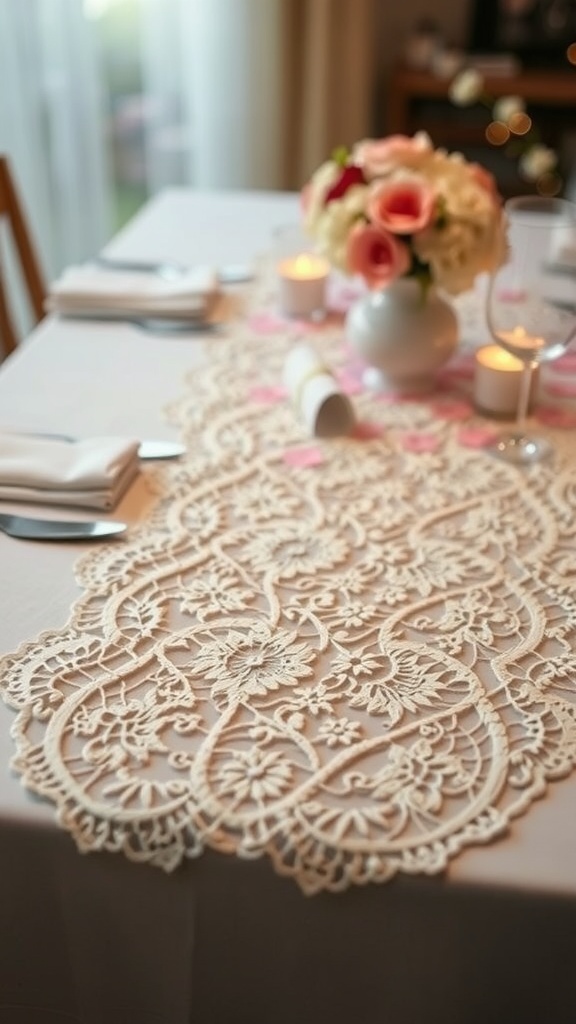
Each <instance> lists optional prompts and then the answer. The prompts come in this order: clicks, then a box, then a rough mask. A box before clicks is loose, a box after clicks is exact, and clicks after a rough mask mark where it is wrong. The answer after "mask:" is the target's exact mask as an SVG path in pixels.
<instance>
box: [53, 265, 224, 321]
mask: <svg viewBox="0 0 576 1024" xmlns="http://www.w3.org/2000/svg"><path fill="white" fill-rule="evenodd" d="M217 294H218V275H217V273H216V271H215V270H213V269H212V268H210V267H195V268H194V269H192V270H190V271H188V272H186V273H182V275H181V276H179V277H178V278H177V279H170V280H165V279H164V278H162V277H160V275H158V274H153V273H143V272H140V271H138V272H136V273H133V272H131V271H124V270H104V269H102V267H98V266H96V265H94V264H83V265H81V266H73V267H68V268H67V269H66V270H65V271H64V273H63V274H62V276H61V277H60V278H58V280H56V281H54V282H53V284H52V285H51V286H50V294H49V296H48V299H47V301H46V309H47V310H48V311H51V312H56V313H62V314H67V315H68V316H73V315H74V314H75V313H76V314H78V315H80V314H84V315H88V314H90V313H92V314H98V313H100V314H102V313H110V314H114V313H117V314H118V315H119V316H120V317H122V316H126V317H128V316H151V317H186V316H202V315H206V314H207V313H208V312H209V310H210V308H211V306H212V304H213V302H214V300H215V298H216V296H217Z"/></svg>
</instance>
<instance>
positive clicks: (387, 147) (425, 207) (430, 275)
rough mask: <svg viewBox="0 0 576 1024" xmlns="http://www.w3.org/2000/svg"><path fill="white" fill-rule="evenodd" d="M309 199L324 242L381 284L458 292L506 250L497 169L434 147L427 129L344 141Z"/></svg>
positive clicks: (340, 261)
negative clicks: (404, 281) (401, 282)
mask: <svg viewBox="0 0 576 1024" xmlns="http://www.w3.org/2000/svg"><path fill="white" fill-rule="evenodd" d="M301 198H302V207H303V220H304V226H305V228H306V230H307V231H308V233H309V234H310V236H311V237H312V238H313V239H314V241H315V243H316V246H317V248H318V251H319V252H320V253H321V254H322V255H324V256H325V257H326V258H327V259H328V260H329V262H330V263H331V264H332V266H334V267H335V268H337V269H339V270H341V271H343V272H344V273H345V274H348V275H360V276H361V277H362V278H363V279H364V281H365V282H366V284H367V285H368V287H369V288H371V289H377V288H383V287H386V286H388V285H390V284H391V283H392V282H394V281H395V280H397V279H398V278H401V277H411V278H415V279H417V280H418V281H419V282H420V283H421V285H422V286H423V287H424V288H427V287H428V286H429V285H434V286H436V287H438V288H440V289H442V290H443V291H445V292H447V293H448V294H450V295H458V294H459V293H461V292H464V291H467V290H468V289H470V288H471V287H472V286H473V284H474V280H475V278H476V277H477V275H478V274H480V273H482V272H483V271H488V272H492V271H493V270H495V269H496V268H497V267H498V266H500V264H501V263H502V262H503V261H504V259H505V255H506V231H505V219H504V216H503V209H502V200H501V197H500V195H499V193H498V190H497V188H496V185H495V182H494V178H493V177H492V175H491V174H489V173H488V171H486V170H485V169H484V168H483V167H481V166H480V165H479V164H476V163H471V162H469V161H467V160H466V159H465V158H464V157H463V156H462V155H461V154H460V153H447V152H446V151H445V150H442V149H434V147H433V146H432V143H431V140H430V138H429V136H428V135H427V134H426V133H425V132H418V133H417V134H416V135H415V136H414V137H413V138H409V137H407V136H403V135H392V136H389V137H388V138H384V139H377V140H372V139H364V140H362V141H361V142H358V143H356V144H355V145H354V146H353V148H352V150H347V149H344V148H342V149H339V150H337V151H336V152H335V153H334V154H333V155H332V157H331V159H330V160H328V161H327V162H326V163H324V164H322V165H321V167H319V168H318V170H317V171H316V172H315V173H314V174H313V175H312V178H311V179H310V181H309V182H308V183H307V184H306V185H305V186H304V188H303V190H302V197H301Z"/></svg>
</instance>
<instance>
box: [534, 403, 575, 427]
mask: <svg viewBox="0 0 576 1024" xmlns="http://www.w3.org/2000/svg"><path fill="white" fill-rule="evenodd" d="M535 416H536V419H537V420H539V421H540V423H545V424H546V425H547V426H549V427H576V411H573V410H571V409H558V408H553V407H542V408H540V409H537V410H536V413H535Z"/></svg>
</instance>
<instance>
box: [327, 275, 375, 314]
mask: <svg viewBox="0 0 576 1024" xmlns="http://www.w3.org/2000/svg"><path fill="white" fill-rule="evenodd" d="M365 292H366V287H365V286H362V285H360V284H359V285H354V284H349V283H342V282H341V281H335V280H331V281H330V282H329V284H328V308H329V309H330V310H332V311H333V312H335V313H347V312H348V310H349V309H350V306H352V305H353V303H354V302H356V299H359V298H360V296H361V295H364V294H365Z"/></svg>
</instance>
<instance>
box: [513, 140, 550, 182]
mask: <svg viewBox="0 0 576 1024" xmlns="http://www.w3.org/2000/svg"><path fill="white" fill-rule="evenodd" d="M556 161H557V157H556V154H555V152H554V150H552V149H550V148H549V147H548V146H542V145H540V144H538V143H537V144H536V145H534V146H531V147H530V149H527V150H526V152H525V153H523V154H522V156H521V157H520V163H519V168H520V172H521V174H523V175H524V177H525V178H527V179H528V181H538V178H541V177H542V175H543V174H548V172H549V171H552V170H553V169H554V167H555V166H556Z"/></svg>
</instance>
